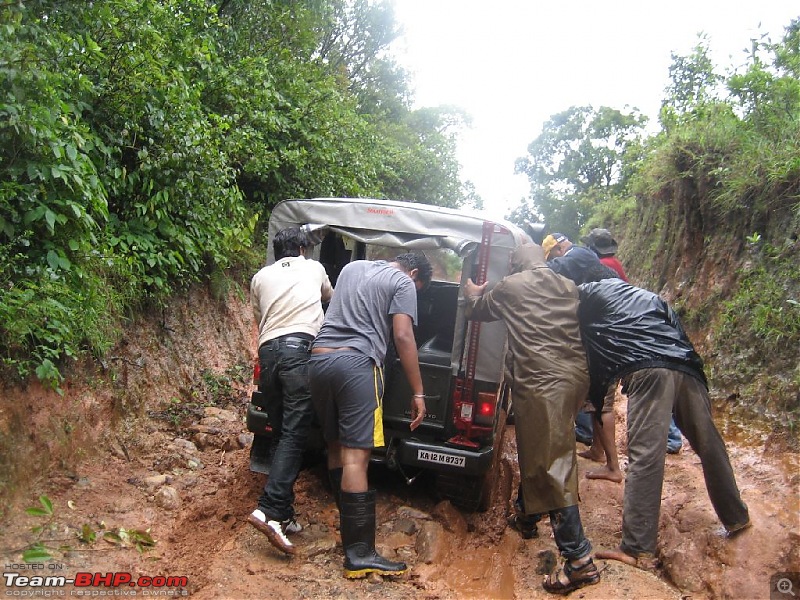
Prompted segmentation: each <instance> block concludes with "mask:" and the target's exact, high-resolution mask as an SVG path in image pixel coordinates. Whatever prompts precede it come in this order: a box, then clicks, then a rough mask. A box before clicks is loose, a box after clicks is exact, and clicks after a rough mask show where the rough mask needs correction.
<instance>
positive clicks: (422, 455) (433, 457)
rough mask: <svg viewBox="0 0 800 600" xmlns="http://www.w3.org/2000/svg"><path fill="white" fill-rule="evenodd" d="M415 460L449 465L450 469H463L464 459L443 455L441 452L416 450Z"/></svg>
mask: <svg viewBox="0 0 800 600" xmlns="http://www.w3.org/2000/svg"><path fill="white" fill-rule="evenodd" d="M417 460H424V461H425V462H432V463H436V464H439V465H450V466H451V467H461V468H464V464H465V463H464V460H465V459H464V457H463V456H453V455H452V454H444V453H442V452H431V451H430V450H417Z"/></svg>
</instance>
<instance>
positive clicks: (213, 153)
mask: <svg viewBox="0 0 800 600" xmlns="http://www.w3.org/2000/svg"><path fill="white" fill-rule="evenodd" d="M0 29H2V31H3V35H2V36H0V56H1V57H2V59H0V70H2V73H3V78H2V83H0V117H2V120H1V121H0V122H2V126H0V359H2V362H3V364H4V365H5V366H6V367H7V368H8V372H9V373H12V374H14V373H15V374H16V376H18V377H21V378H25V377H29V376H31V375H33V374H36V375H37V376H38V377H39V378H40V379H43V380H45V381H47V382H49V383H50V384H52V385H53V386H56V387H57V386H58V385H59V384H60V382H61V381H62V378H63V374H62V371H63V369H64V366H65V364H66V362H67V361H68V360H71V359H73V358H78V357H81V356H83V355H85V354H87V353H88V354H93V355H97V356H102V354H103V353H104V352H106V351H107V349H108V348H109V347H110V346H111V345H112V344H113V343H114V342H115V341H116V339H117V336H118V331H119V330H120V322H121V319H122V318H123V317H124V315H125V314H127V313H129V312H130V311H132V310H136V309H137V308H138V307H140V306H143V305H146V304H148V303H151V302H155V303H160V302H162V301H163V299H164V298H166V297H167V296H169V295H170V294H171V293H173V292H175V291H176V290H179V289H181V288H183V287H185V286H187V285H189V284H191V283H193V282H198V281H204V280H207V279H210V280H211V286H212V289H214V290H215V291H216V292H217V293H218V294H220V296H222V295H224V294H225V292H226V289H227V288H226V287H225V286H226V279H225V277H224V275H223V274H224V273H225V272H226V271H227V270H229V269H236V268H237V267H239V266H244V267H248V266H251V265H252V249H251V248H252V245H253V240H254V236H255V234H256V232H257V230H259V229H263V220H264V219H266V217H268V215H269V210H270V208H271V207H272V206H274V205H275V204H276V203H277V202H279V201H280V200H283V199H285V198H289V197H309V196H331V195H335V196H348V195H351V196H374V197H385V196H394V197H397V196H398V195H399V196H402V197H405V198H412V199H416V200H420V201H429V202H435V203H440V204H447V205H453V204H456V203H458V202H460V201H461V199H462V198H463V196H462V195H461V187H460V184H459V182H458V163H457V161H456V159H455V139H456V137H455V135H456V133H457V128H458V127H460V126H461V125H462V123H464V122H466V120H463V121H456V120H454V119H452V118H451V116H452V115H453V114H455V111H452V110H449V111H445V110H442V111H438V112H436V113H435V114H433V115H432V116H431V115H428V114H425V113H424V112H412V111H410V109H409V108H408V107H409V106H410V94H409V92H408V87H407V83H406V80H405V74H404V73H403V72H402V70H400V69H399V68H398V67H397V66H396V65H395V64H394V62H393V61H392V60H391V57H390V56H389V55H388V53H387V50H388V45H389V44H390V43H391V41H392V40H393V39H394V37H395V36H396V35H397V26H396V24H395V23H394V20H393V15H392V7H391V4H390V3H389V2H373V1H372V0H369V1H368V0H307V1H305V2H297V3H290V4H287V3H275V2H268V1H266V0H257V1H250V0H221V1H220V2H218V3H216V5H215V3H209V2H207V0H108V1H105V2H90V3H79V2H72V3H53V2H49V1H46V0H21V1H20V2H14V3H6V4H5V5H4V7H3V10H2V12H0ZM448 119H449V120H448Z"/></svg>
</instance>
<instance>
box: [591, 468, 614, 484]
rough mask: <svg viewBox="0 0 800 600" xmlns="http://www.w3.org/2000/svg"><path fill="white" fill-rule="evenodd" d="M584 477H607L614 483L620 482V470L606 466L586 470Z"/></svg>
mask: <svg viewBox="0 0 800 600" xmlns="http://www.w3.org/2000/svg"><path fill="white" fill-rule="evenodd" d="M586 479H607V480H608V481H613V482H614V483H621V482H622V471H612V470H611V469H609V468H608V467H607V466H606V467H603V468H602V469H597V470H595V471H586Z"/></svg>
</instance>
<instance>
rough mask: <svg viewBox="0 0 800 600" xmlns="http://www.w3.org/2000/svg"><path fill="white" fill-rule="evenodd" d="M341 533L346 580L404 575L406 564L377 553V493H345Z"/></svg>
mask: <svg viewBox="0 0 800 600" xmlns="http://www.w3.org/2000/svg"><path fill="white" fill-rule="evenodd" d="M340 499H341V501H340V513H339V514H340V519H341V524H340V530H341V534H342V547H343V548H344V576H345V577H347V578H348V579H354V578H358V577H364V576H365V575H367V574H369V573H377V574H378V575H384V576H385V575H402V574H403V573H405V572H406V571H407V570H408V567H407V566H406V564H405V563H404V562H394V561H391V560H388V559H385V558H383V557H382V556H381V555H380V554H378V552H377V551H376V550H375V491H374V490H370V491H368V492H357V493H350V492H341V495H340Z"/></svg>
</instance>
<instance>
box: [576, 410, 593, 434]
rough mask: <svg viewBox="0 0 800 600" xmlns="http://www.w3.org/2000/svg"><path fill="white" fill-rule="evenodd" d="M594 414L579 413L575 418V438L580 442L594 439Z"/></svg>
mask: <svg viewBox="0 0 800 600" xmlns="http://www.w3.org/2000/svg"><path fill="white" fill-rule="evenodd" d="M593 421H594V414H593V413H588V412H583V411H581V412H579V413H578V416H577V417H575V437H576V438H579V439H582V440H590V441H591V439H592V438H593V437H594V423H593Z"/></svg>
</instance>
